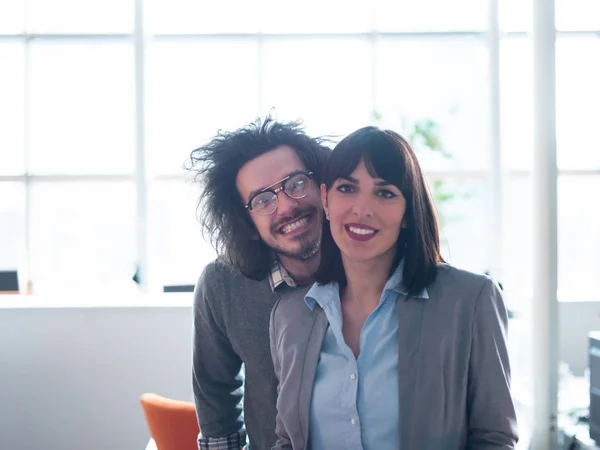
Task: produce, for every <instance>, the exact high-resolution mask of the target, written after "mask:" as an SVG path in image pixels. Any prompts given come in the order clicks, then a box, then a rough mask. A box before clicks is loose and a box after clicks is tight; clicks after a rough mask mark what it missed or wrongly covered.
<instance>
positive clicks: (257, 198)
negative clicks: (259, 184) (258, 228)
mask: <svg viewBox="0 0 600 450" xmlns="http://www.w3.org/2000/svg"><path fill="white" fill-rule="evenodd" d="M312 176H313V173H312V172H295V173H292V174H290V175H288V176H287V177H285V178H284V179H283V180H279V181H278V182H277V183H273V184H272V185H271V186H267V187H266V188H264V189H263V190H262V191H260V192H258V193H256V194H254V195H253V196H252V197H250V200H249V201H248V203H246V205H245V207H246V209H247V210H248V211H254V212H255V213H256V214H259V215H261V216H268V215H270V214H273V213H274V212H275V210H276V209H277V194H279V192H281V191H283V192H285V194H286V195H287V196H288V197H290V198H294V199H299V198H304V197H306V194H308V190H309V188H310V179H311V178H312ZM278 184H280V185H281V186H279V187H278V188H273V186H277V185H278Z"/></svg>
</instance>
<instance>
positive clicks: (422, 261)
mask: <svg viewBox="0 0 600 450" xmlns="http://www.w3.org/2000/svg"><path fill="white" fill-rule="evenodd" d="M361 160H364V161H365V165H366V166H367V170H368V171H369V173H370V174H371V176H373V177H379V178H382V179H384V180H386V181H389V182H390V183H392V184H393V185H394V186H396V187H397V188H398V189H400V191H401V192H402V195H404V198H405V199H406V212H405V215H404V218H405V220H406V228H402V230H401V232H400V236H399V237H398V242H397V244H396V245H397V250H396V259H395V261H394V262H393V264H392V268H391V272H390V275H391V273H393V272H394V271H395V270H396V268H397V267H398V264H399V263H400V261H401V260H402V259H404V260H405V264H404V272H403V284H404V286H405V288H406V289H407V290H408V293H409V294H411V295H415V294H418V293H420V292H421V291H422V290H423V289H424V288H425V287H427V286H428V285H429V284H430V283H432V282H433V280H435V277H436V273H437V266H438V264H439V263H441V262H444V259H443V258H442V255H441V252H440V238H439V230H438V218H437V214H436V211H435V206H434V203H433V200H432V198H431V195H430V193H429V189H428V188H427V182H426V181H425V177H424V176H423V172H422V171H421V167H420V165H419V162H418V160H417V157H416V155H415V153H414V151H413V149H412V148H411V147H410V144H409V143H408V142H407V141H406V140H405V139H404V138H403V137H402V136H400V135H399V134H398V133H396V132H394V131H391V130H381V129H379V128H377V127H373V126H368V127H364V128H361V129H359V130H356V131H355V132H353V133H352V134H350V135H348V136H347V137H345V138H344V139H342V140H341V141H340V142H339V143H338V144H337V145H336V146H335V148H334V149H333V151H332V153H331V156H330V157H329V159H328V161H327V166H326V169H325V175H324V180H323V183H324V184H325V186H326V188H327V191H328V192H329V190H330V189H331V187H332V186H333V184H334V183H335V181H336V180H337V179H339V178H343V177H348V176H350V174H351V173H352V172H354V170H355V169H356V167H357V166H358V164H359V163H360V161H361ZM315 280H316V281H317V283H319V284H327V283H330V282H337V283H338V284H339V286H340V287H345V286H346V282H347V280H346V274H345V272H344V266H343V264H342V255H341V252H340V249H339V248H338V246H337V245H336V243H335V241H334V240H333V236H332V235H331V229H330V227H329V222H327V221H324V223H323V233H322V237H321V262H320V265H319V268H318V269H317V272H316V273H315Z"/></svg>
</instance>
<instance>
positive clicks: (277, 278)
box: [198, 259, 296, 450]
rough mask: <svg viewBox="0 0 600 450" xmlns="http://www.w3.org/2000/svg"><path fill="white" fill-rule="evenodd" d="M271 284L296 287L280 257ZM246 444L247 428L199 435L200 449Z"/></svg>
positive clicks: (225, 448) (222, 449) (229, 449)
mask: <svg viewBox="0 0 600 450" xmlns="http://www.w3.org/2000/svg"><path fill="white" fill-rule="evenodd" d="M269 284H270V286H271V289H272V290H273V292H275V291H276V289H277V288H278V287H280V286H282V285H283V286H286V285H287V286H289V287H296V283H295V282H294V280H293V279H292V277H290V274H289V273H288V271H287V270H285V267H283V264H281V262H279V260H278V259H275V260H274V261H273V266H272V267H271V273H270V274H269ZM245 445H246V429H245V428H242V429H240V430H238V431H236V432H235V433H233V434H230V435H229V436H225V437H203V436H202V433H200V436H199V437H198V450H240V449H241V448H243V447H244V446H245Z"/></svg>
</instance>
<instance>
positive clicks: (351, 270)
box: [342, 253, 394, 313]
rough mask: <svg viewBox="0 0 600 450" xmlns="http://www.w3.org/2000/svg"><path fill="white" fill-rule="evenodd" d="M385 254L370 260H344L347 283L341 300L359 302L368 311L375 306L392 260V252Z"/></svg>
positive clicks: (388, 273) (387, 277) (388, 274)
mask: <svg viewBox="0 0 600 450" xmlns="http://www.w3.org/2000/svg"><path fill="white" fill-rule="evenodd" d="M385 256H386V257H385V258H384V257H380V258H378V259H377V260H370V261H347V260H344V270H345V272H346V281H347V285H346V288H345V289H344V292H343V293H342V300H343V301H345V302H348V303H357V304H360V305H361V309H363V310H364V311H365V312H369V313H370V312H371V311H373V310H374V309H375V308H376V307H377V305H378V304H379V300H380V298H381V294H382V292H383V288H384V287H385V283H386V282H387V280H388V279H389V276H390V269H391V268H392V264H393V262H394V254H393V253H392V254H391V255H389V256H388V255H385ZM342 259H343V258H342Z"/></svg>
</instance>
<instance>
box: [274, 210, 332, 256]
mask: <svg viewBox="0 0 600 450" xmlns="http://www.w3.org/2000/svg"><path fill="white" fill-rule="evenodd" d="M307 213H309V214H311V215H312V216H313V217H312V218H313V220H314V219H316V218H317V217H318V216H319V212H318V211H317V209H316V208H315V207H312V208H311V209H308V210H296V211H295V212H294V214H293V215H292V216H290V217H285V218H282V219H281V220H280V221H279V223H277V224H274V225H273V227H272V228H271V233H273V234H276V233H278V232H279V227H280V226H281V224H284V223H287V222H289V221H290V220H293V219H296V218H299V217H302V216H303V215H305V214H307ZM313 226H315V225H314V224H313ZM308 234H312V233H310V232H309V233H308ZM294 241H295V242H297V243H299V244H300V246H299V247H296V248H295V249H294V250H291V249H289V248H284V247H280V246H277V245H269V244H268V243H266V242H265V243H266V244H267V246H268V247H269V248H270V249H271V250H273V252H275V254H277V255H280V256H284V257H286V258H290V259H295V260H296V261H308V260H309V259H311V258H312V257H313V256H315V255H316V254H317V253H318V252H319V249H320V248H321V230H319V233H318V234H317V236H315V237H310V236H298V237H297V238H295V239H294Z"/></svg>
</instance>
